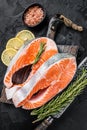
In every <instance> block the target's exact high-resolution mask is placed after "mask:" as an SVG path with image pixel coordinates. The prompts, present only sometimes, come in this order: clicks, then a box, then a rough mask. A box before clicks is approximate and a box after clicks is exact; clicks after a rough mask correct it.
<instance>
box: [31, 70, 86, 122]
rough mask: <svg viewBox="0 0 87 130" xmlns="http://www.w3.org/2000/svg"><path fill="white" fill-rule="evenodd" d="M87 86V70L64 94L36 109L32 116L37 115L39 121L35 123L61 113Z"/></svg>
mask: <svg viewBox="0 0 87 130" xmlns="http://www.w3.org/2000/svg"><path fill="white" fill-rule="evenodd" d="M86 85H87V70H86V69H83V70H82V72H81V73H80V74H79V76H77V78H76V79H75V80H74V81H73V82H72V83H71V84H70V85H69V86H68V88H67V89H66V90H65V91H64V92H62V94H60V95H59V96H57V97H56V98H54V99H52V100H51V101H50V102H49V103H47V104H45V105H44V106H42V107H40V108H38V109H34V110H33V111H32V112H31V115H36V116H37V119H36V120H35V121H34V122H37V121H40V120H43V119H44V118H46V117H48V116H50V115H54V114H56V113H58V112H61V110H62V109H64V108H65V107H66V106H67V105H68V104H69V103H71V102H72V101H73V100H74V99H75V97H76V96H77V95H79V94H80V93H81V92H82V90H83V89H84V88H85V87H86Z"/></svg>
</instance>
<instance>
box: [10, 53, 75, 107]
mask: <svg viewBox="0 0 87 130" xmlns="http://www.w3.org/2000/svg"><path fill="white" fill-rule="evenodd" d="M76 69H77V65H76V58H75V57H74V56H72V55H70V54H67V53H61V54H60V53H58V54H55V55H54V56H52V57H51V58H49V59H48V60H47V61H46V62H44V63H43V64H42V65H41V66H40V67H39V69H38V70H37V71H36V72H35V73H34V75H33V76H32V77H31V79H30V80H29V81H28V82H27V83H26V84H25V85H24V86H23V87H21V88H20V89H19V90H17V91H16V92H15V94H14V95H13V97H12V101H13V103H14V105H15V107H20V106H22V108H24V109H34V108H37V107H40V106H42V105H44V104H45V103H47V102H48V101H49V100H51V99H52V98H53V97H54V96H55V95H56V94H58V93H59V92H61V91H62V90H63V89H64V88H66V87H67V85H68V84H69V83H70V81H71V80H72V79H73V76H74V74H75V72H76Z"/></svg>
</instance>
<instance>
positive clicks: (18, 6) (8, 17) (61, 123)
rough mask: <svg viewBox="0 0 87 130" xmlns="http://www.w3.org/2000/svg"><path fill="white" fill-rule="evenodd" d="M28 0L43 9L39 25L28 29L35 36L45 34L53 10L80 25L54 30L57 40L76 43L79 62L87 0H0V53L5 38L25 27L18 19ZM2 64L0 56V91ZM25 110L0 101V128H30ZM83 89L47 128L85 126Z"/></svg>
mask: <svg viewBox="0 0 87 130" xmlns="http://www.w3.org/2000/svg"><path fill="white" fill-rule="evenodd" d="M32 2H39V3H40V4H42V5H43V6H44V7H45V8H46V11H47V18H46V21H45V23H44V24H43V26H41V27H39V28H35V29H30V30H31V31H32V32H33V33H34V34H35V36H36V37H39V36H46V31H47V26H48V22H49V19H50V18H51V17H52V16H53V15H54V14H55V13H61V14H64V15H65V16H66V17H68V18H70V19H71V20H73V21H74V22H75V23H77V24H79V25H82V26H83V27H84V28H85V30H84V31H83V32H82V33H79V32H77V31H74V30H72V29H69V28H66V27H65V26H63V27H62V29H61V30H58V33H57V35H56V38H55V41H56V43H57V44H73V45H80V50H79V53H78V57H77V62H78V63H79V62H80V61H81V60H82V59H83V58H84V57H85V56H86V55H87V51H86V50H87V45H86V42H87V36H86V35H87V29H86V28H87V0H43V1H41V0H14V1H13V0H3V1H2V0H0V55H1V53H2V51H3V50H4V49H5V45H6V42H7V40H8V39H9V38H11V37H14V36H15V35H16V33H17V32H18V31H20V30H22V29H28V28H27V27H26V26H24V25H23V23H22V13H23V11H24V10H25V8H26V7H28V5H29V4H31V3H32ZM5 71H6V66H5V65H4V64H3V63H2V62H1V60H0V92H1V89H2V86H3V77H4V74H5ZM29 113H30V112H29V111H25V110H22V109H20V108H19V109H16V108H15V107H14V106H13V105H8V104H2V103H0V130H24V129H27V130H28V129H29V130H34V128H35V127H36V126H37V124H32V121H33V120H34V117H31V116H30V114H29ZM86 115H87V89H85V90H84V92H83V93H82V94H81V95H80V96H78V97H77V98H76V100H75V101H74V102H73V104H72V105H71V106H70V107H69V109H68V110H67V111H66V112H65V113H64V114H63V116H62V117H61V118H60V119H57V120H55V122H53V124H52V125H51V126H49V128H48V130H58V129H59V130H77V129H78V130H87V116H86Z"/></svg>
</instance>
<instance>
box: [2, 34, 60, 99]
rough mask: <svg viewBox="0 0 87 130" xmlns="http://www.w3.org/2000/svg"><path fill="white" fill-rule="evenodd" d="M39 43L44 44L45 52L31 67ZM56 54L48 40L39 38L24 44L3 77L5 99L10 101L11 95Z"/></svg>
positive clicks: (54, 44) (51, 42)
mask: <svg viewBox="0 0 87 130" xmlns="http://www.w3.org/2000/svg"><path fill="white" fill-rule="evenodd" d="M41 43H43V44H45V50H44V51H43V53H42V55H41V57H40V59H39V61H38V62H37V63H36V64H34V65H33V66H32V64H33V62H34V60H35V58H36V55H37V54H38V51H39V49H40V44H41ZM56 53H58V49H57V46H56V43H55V42H54V41H53V40H51V39H50V38H46V37H41V38H37V39H35V40H33V41H31V42H30V43H29V42H27V43H26V44H24V45H23V46H22V48H21V49H20V50H19V51H18V53H17V54H16V56H15V57H14V58H13V60H12V61H11V63H10V65H9V67H8V68H7V71H6V74H5V77H4V85H5V86H6V90H5V91H6V95H7V99H11V98H12V96H13V94H14V93H15V92H16V91H17V90H18V89H19V88H20V87H23V86H24V85H25V84H26V83H27V82H28V81H29V80H30V78H31V77H32V76H33V74H34V73H35V72H36V71H37V70H38V68H39V67H40V66H41V65H42V64H43V63H44V62H45V61H46V60H47V59H49V58H50V57H51V56H53V55H54V54H56Z"/></svg>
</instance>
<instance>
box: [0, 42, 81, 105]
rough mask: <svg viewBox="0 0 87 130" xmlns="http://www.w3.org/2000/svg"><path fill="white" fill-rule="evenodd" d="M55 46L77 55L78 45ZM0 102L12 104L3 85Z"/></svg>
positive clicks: (62, 50) (61, 51)
mask: <svg viewBox="0 0 87 130" xmlns="http://www.w3.org/2000/svg"><path fill="white" fill-rule="evenodd" d="M57 46H58V50H59V53H70V54H72V55H74V56H75V57H76V56H77V53H78V49H79V46H77V45H57ZM0 102H2V103H8V104H13V103H12V101H11V100H7V98H6V93H5V86H3V89H2V93H1V97H0Z"/></svg>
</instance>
